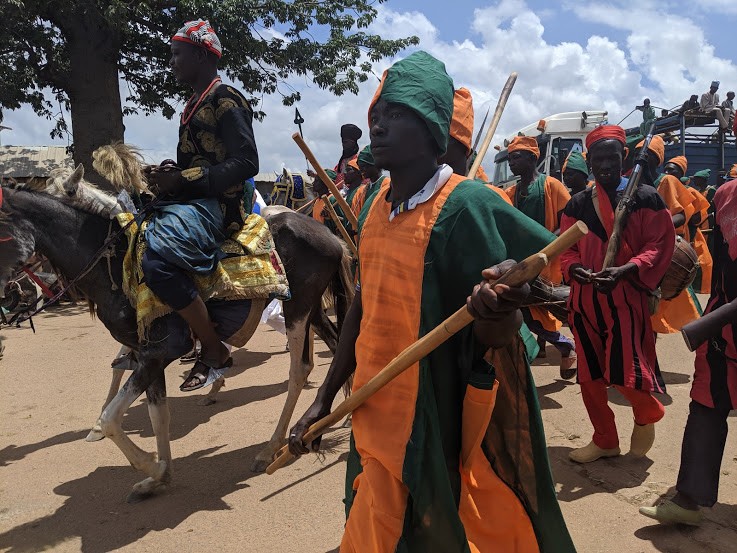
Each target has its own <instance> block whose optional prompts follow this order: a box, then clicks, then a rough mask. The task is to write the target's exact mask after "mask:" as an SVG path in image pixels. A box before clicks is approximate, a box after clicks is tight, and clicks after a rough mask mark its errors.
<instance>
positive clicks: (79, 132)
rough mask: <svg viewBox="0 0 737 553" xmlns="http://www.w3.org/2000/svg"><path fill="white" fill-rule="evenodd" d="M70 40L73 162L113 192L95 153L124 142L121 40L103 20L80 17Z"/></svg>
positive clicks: (70, 34) (68, 45)
mask: <svg viewBox="0 0 737 553" xmlns="http://www.w3.org/2000/svg"><path fill="white" fill-rule="evenodd" d="M67 39H68V40H67V48H68V51H69V61H70V74H69V77H70V78H69V82H70V85H69V91H68V92H69V101H70V104H71V112H72V139H73V141H74V162H75V163H77V164H78V163H82V164H83V165H84V169H85V178H86V179H87V180H89V181H90V182H93V183H95V184H97V185H98V186H100V187H102V188H106V189H108V190H112V188H111V185H110V183H109V182H107V181H106V180H105V179H103V178H102V177H100V176H99V175H98V174H97V172H96V171H95V170H94V169H93V168H92V152H94V151H95V150H96V149H97V148H99V147H100V146H103V145H105V144H110V143H111V142H115V141H122V140H123V133H124V130H125V127H124V126H123V110H122V107H121V105H120V88H119V83H118V57H119V55H120V44H119V40H118V38H117V37H116V33H115V32H114V31H113V30H112V29H110V27H109V26H108V25H106V24H105V22H104V20H103V19H102V18H89V17H88V18H84V17H82V18H80V19H79V20H78V24H76V25H75V29H74V30H73V31H72V32H70V33H69V35H68V37H67Z"/></svg>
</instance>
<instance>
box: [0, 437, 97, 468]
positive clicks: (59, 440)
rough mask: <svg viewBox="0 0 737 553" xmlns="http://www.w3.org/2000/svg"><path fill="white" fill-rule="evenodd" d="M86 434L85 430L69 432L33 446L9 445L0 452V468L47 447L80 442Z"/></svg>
mask: <svg viewBox="0 0 737 553" xmlns="http://www.w3.org/2000/svg"><path fill="white" fill-rule="evenodd" d="M87 432H88V431H87V430H75V431H71V430H70V431H69V432H64V433H62V434H58V435H56V436H52V437H50V438H46V439H45V440H41V441H40V442H36V443H33V444H24V445H20V446H18V445H9V446H7V447H4V448H3V449H2V450H0V467H6V466H8V465H9V464H11V463H13V462H15V461H20V460H21V459H24V458H25V457H26V456H28V455H31V454H32V453H36V452H37V451H41V450H42V449H46V448H47V447H53V446H55V445H62V444H68V443H70V442H75V441H77V440H82V439H83V438H84V437H85V436H86V435H87Z"/></svg>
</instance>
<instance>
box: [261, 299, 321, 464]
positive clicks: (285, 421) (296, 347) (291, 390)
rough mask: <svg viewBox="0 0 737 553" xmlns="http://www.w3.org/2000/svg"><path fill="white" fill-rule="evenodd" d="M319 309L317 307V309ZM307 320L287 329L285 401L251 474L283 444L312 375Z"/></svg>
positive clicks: (301, 320)
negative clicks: (287, 366) (298, 403)
mask: <svg viewBox="0 0 737 553" xmlns="http://www.w3.org/2000/svg"><path fill="white" fill-rule="evenodd" d="M318 308H319V307H318ZM308 332H309V316H307V317H303V318H302V319H300V320H298V321H295V324H294V325H292V326H291V327H287V341H288V343H289V361H290V362H289V386H288V389H287V400H286V402H285V403H284V408H283V409H282V412H281V416H280V417H279V422H278V423H277V425H276V430H275V431H274V434H273V435H272V436H271V439H270V440H269V443H268V444H266V447H265V448H264V449H262V450H261V451H260V452H259V454H258V455H256V458H255V459H254V461H253V464H252V465H251V470H252V471H253V472H263V471H265V470H266V467H268V466H269V465H270V464H271V462H272V461H273V459H274V455H275V454H276V452H277V451H278V450H279V448H280V447H281V446H282V445H284V443H285V442H286V436H287V430H289V421H290V420H291V419H292V415H293V414H294V408H295V407H296V406H297V400H298V399H299V394H300V393H301V392H302V388H304V385H305V382H307V377H308V376H309V374H310V372H311V371H312V366H313V363H312V345H311V344H312V340H310V339H309V336H308Z"/></svg>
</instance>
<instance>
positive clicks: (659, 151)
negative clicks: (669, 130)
mask: <svg viewBox="0 0 737 553" xmlns="http://www.w3.org/2000/svg"><path fill="white" fill-rule="evenodd" d="M644 145H645V141H644V140H641V141H640V142H638V143H637V146H635V147H636V148H642V147H643V146H644ZM648 150H650V151H651V152H652V153H654V154H655V155H656V156H658V161H659V162H660V163H663V160H664V159H665V142H663V138H662V137H661V136H660V135H659V134H656V135H655V136H653V139H652V140H651V141H650V147H649V148H648Z"/></svg>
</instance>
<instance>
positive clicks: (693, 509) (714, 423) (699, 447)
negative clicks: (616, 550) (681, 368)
mask: <svg viewBox="0 0 737 553" xmlns="http://www.w3.org/2000/svg"><path fill="white" fill-rule="evenodd" d="M714 211H715V222H716V225H715V227H714V231H713V232H714V272H713V277H712V287H711V297H710V298H709V303H708V304H707V306H706V311H705V314H709V313H711V312H712V311H714V310H715V309H718V308H720V307H722V306H723V305H725V304H727V303H729V302H732V301H735V300H736V299H737V180H733V181H730V182H728V183H726V184H723V185H722V186H721V187H720V188H719V190H717V192H716V194H715V195H714ZM695 369H696V372H695V374H694V379H693V384H692V385H691V405H690V408H689V414H688V422H687V423H686V430H685V432H684V434H683V446H682V448H681V469H680V471H679V473H678V483H677V484H676V490H677V492H678V493H676V495H675V497H673V499H671V500H668V501H665V502H664V503H663V504H661V505H657V506H655V507H641V508H640V513H642V514H643V515H645V516H647V517H650V518H654V519H656V520H658V521H660V522H666V523H680V524H691V525H697V524H699V523H700V522H701V520H702V518H703V517H702V514H701V512H700V511H699V507H712V506H713V505H714V504H715V503H716V501H717V493H718V491H719V473H720V471H721V464H722V457H723V456H724V445H725V444H726V442H727V430H728V427H727V417H728V416H729V413H730V411H732V410H734V409H737V325H734V324H728V325H725V326H724V327H722V328H721V329H720V332H719V333H718V334H717V335H715V336H713V337H712V338H711V339H709V340H707V341H706V342H705V343H703V344H702V345H701V346H700V347H699V348H698V349H697V350H696V362H695Z"/></svg>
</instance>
